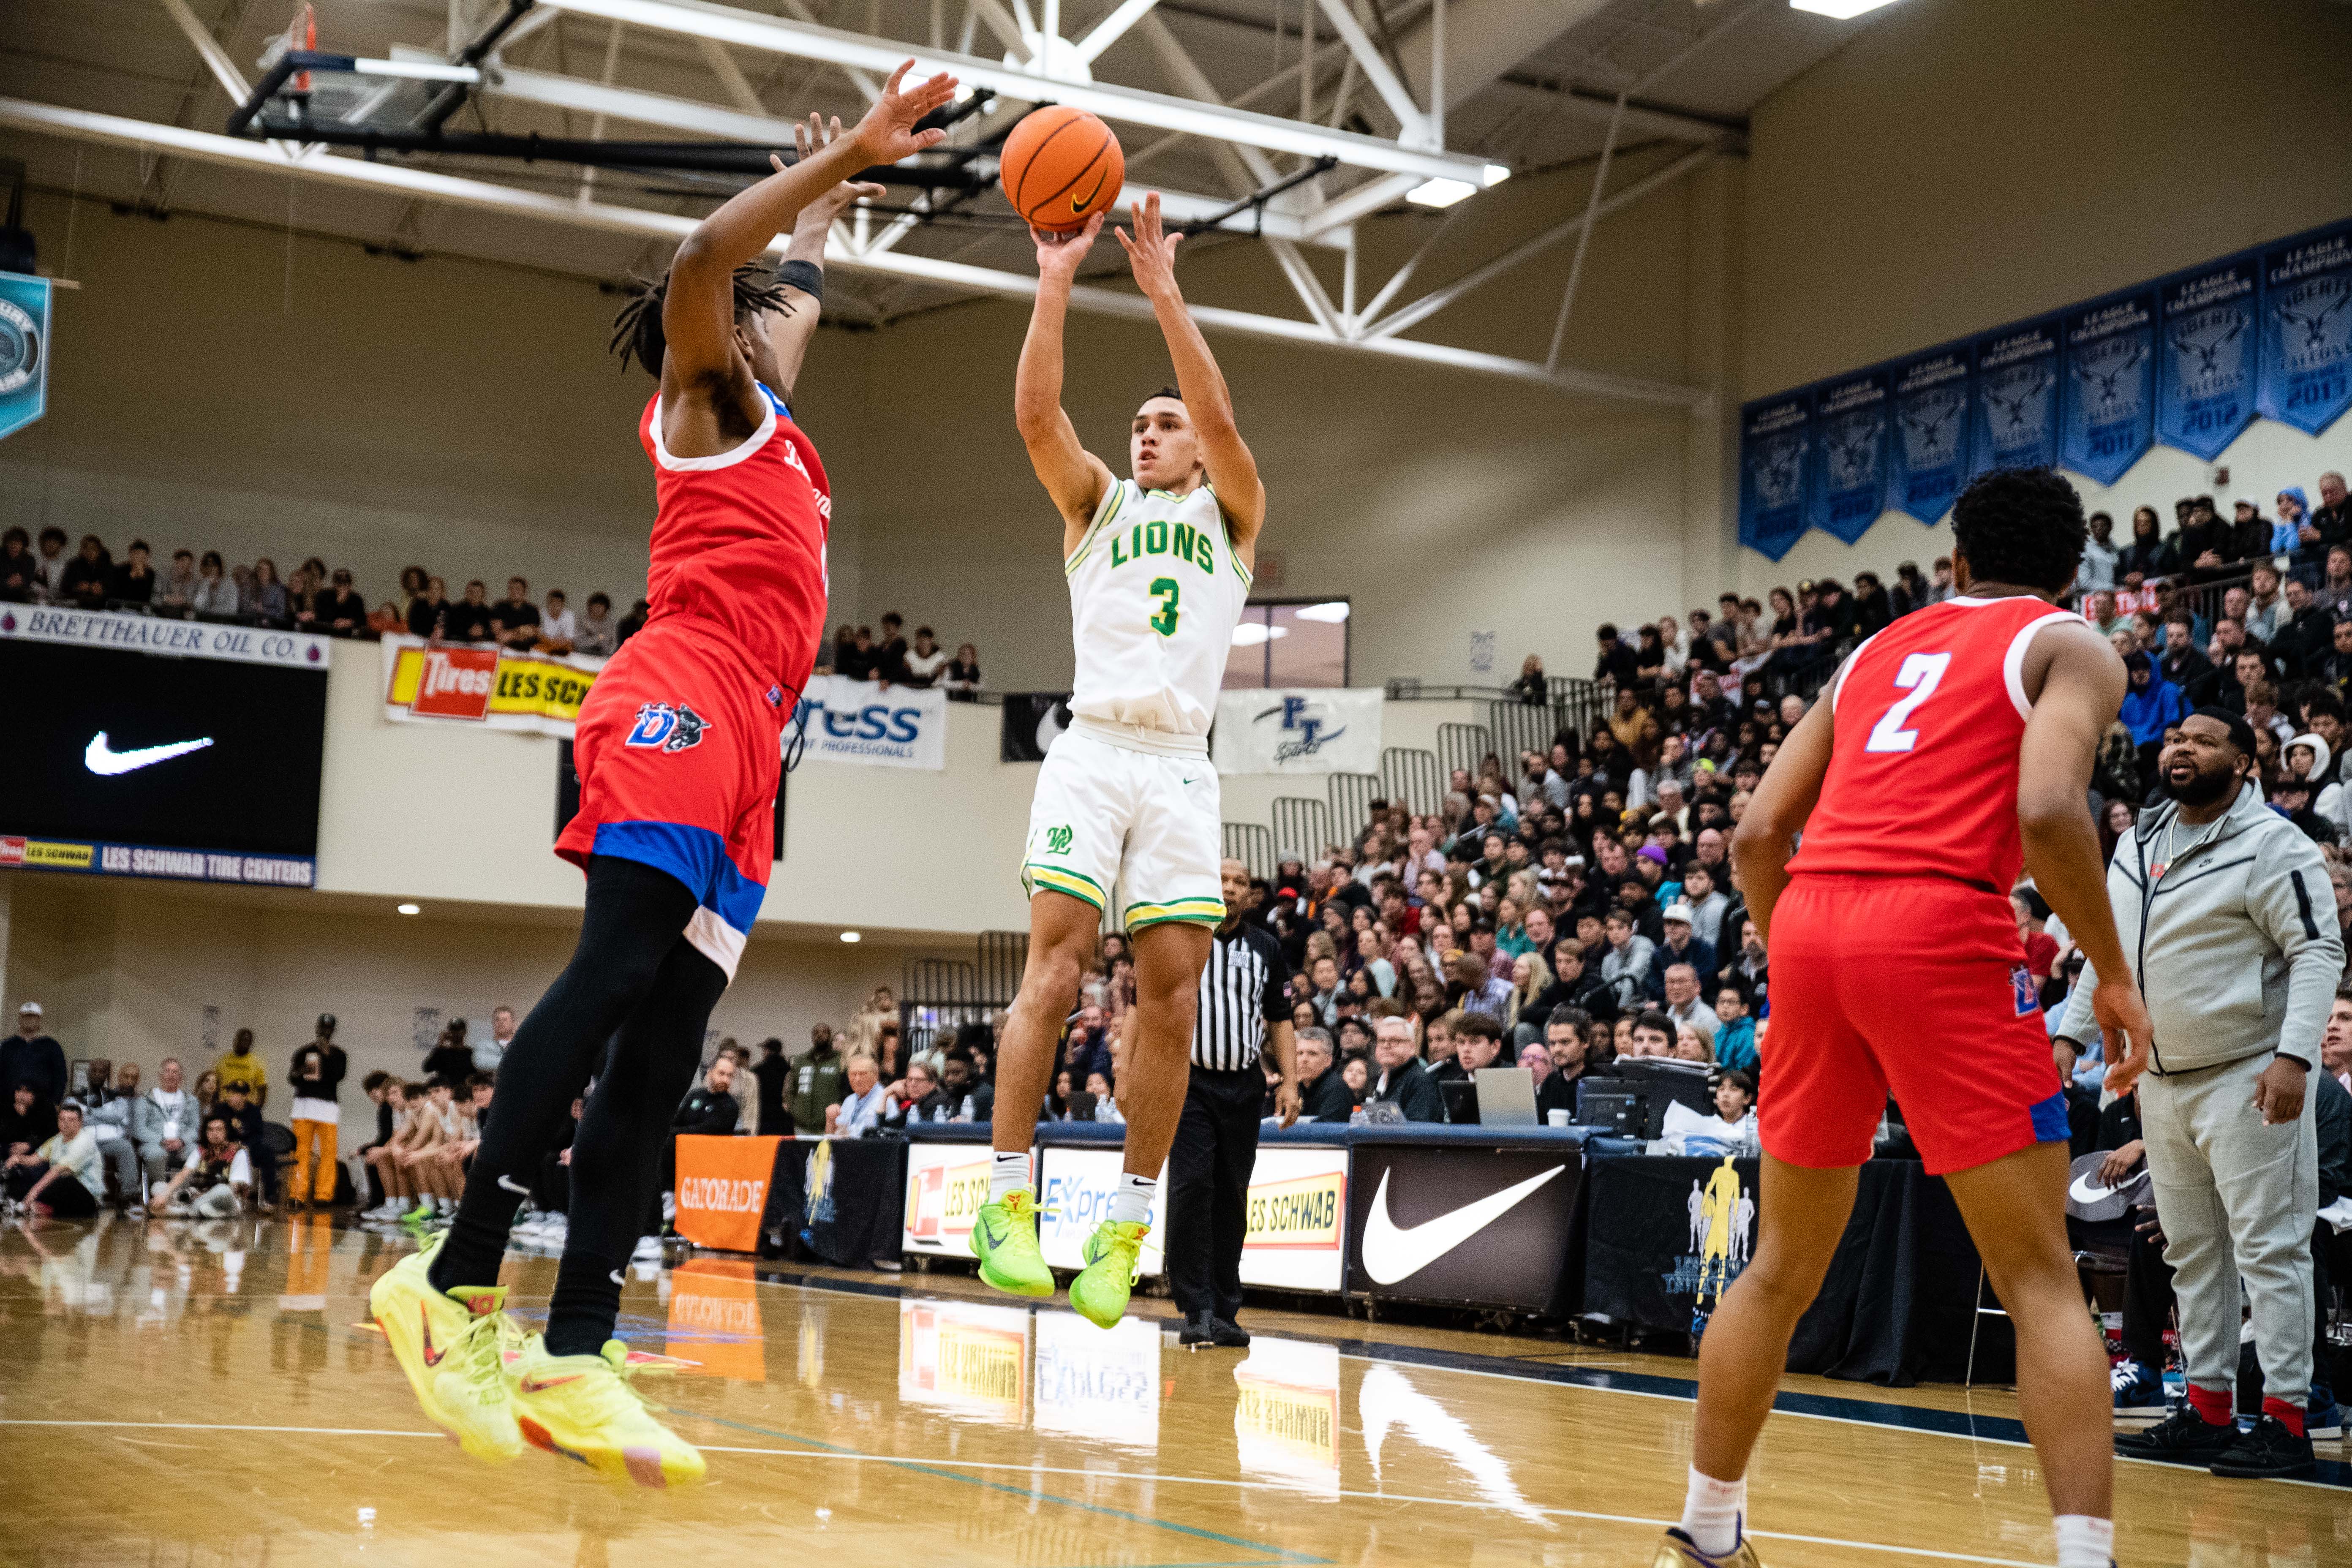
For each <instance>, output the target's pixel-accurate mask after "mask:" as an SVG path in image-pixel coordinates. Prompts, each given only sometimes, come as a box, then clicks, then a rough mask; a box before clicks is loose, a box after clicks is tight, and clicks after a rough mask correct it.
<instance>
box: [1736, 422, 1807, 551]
mask: <svg viewBox="0 0 2352 1568" xmlns="http://www.w3.org/2000/svg"><path fill="white" fill-rule="evenodd" d="M1812 436H1813V399H1812V395H1811V393H1808V392H1793V393H1790V394H1789V395H1787V396H1785V397H1774V398H1768V399H1766V400H1765V401H1763V402H1761V403H1751V404H1749V405H1748V406H1747V408H1746V409H1744V410H1743V411H1742V412H1741V416H1740V421H1739V542H1740V543H1742V544H1744V545H1746V546H1748V549H1750V550H1753V551H1755V552H1757V553H1759V554H1760V555H1763V556H1766V557H1768V558H1769V559H1770V560H1774V561H1778V560H1780V557H1782V556H1783V555H1786V554H1787V553H1789V548H1790V546H1791V545H1793V544H1795V543H1796V542H1797V539H1798V537H1799V536H1800V535H1801V534H1802V533H1803V532H1804V531H1805V477H1806V470H1807V469H1808V468H1811V463H1810V462H1808V460H1807V456H1806V455H1807V452H1808V450H1809V449H1810V448H1811V445H1812Z"/></svg>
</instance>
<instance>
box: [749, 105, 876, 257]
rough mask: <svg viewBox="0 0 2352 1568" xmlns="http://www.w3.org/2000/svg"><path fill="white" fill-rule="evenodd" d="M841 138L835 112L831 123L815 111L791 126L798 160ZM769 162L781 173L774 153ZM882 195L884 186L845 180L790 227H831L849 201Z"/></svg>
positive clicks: (803, 160) (781, 165)
mask: <svg viewBox="0 0 2352 1568" xmlns="http://www.w3.org/2000/svg"><path fill="white" fill-rule="evenodd" d="M840 140H841V117H840V116H839V115H837V114H836V115H835V116H834V117H833V119H832V121H830V122H828V121H824V120H821V119H819V118H818V117H817V116H816V115H815V114H811V115H810V116H809V117H808V123H807V124H805V125H794V126H793V153H794V154H795V155H796V156H797V158H798V160H799V162H801V163H807V162H808V161H809V160H810V159H811V158H813V157H814V156H815V155H816V154H817V153H821V152H823V151H824V149H826V148H827V147H830V146H832V145H833V144H834V143H835V142H838V141H840ZM768 162H769V163H771V164H772V165H773V166H774V167H775V170H776V172H777V173H778V174H782V173H783V172H784V170H785V168H786V167H787V165H786V164H785V163H784V161H783V160H782V158H779V157H776V156H774V155H773V154H771V155H770V156H769V159H768ZM885 194H887V193H886V191H885V188H884V187H883V186H881V185H877V184H875V183H874V182H873V181H871V180H844V181H842V182H841V183H840V184H837V185H835V186H834V187H833V188H832V189H831V190H829V191H827V192H825V193H824V195H821V196H819V197H817V198H816V199H815V200H814V201H813V202H811V203H809V205H806V206H804V207H803V208H801V215H800V216H799V217H797V218H795V219H794V220H793V227H794V228H796V229H802V228H810V227H816V228H830V227H832V226H833V220H834V219H835V218H837V217H839V216H841V211H842V209H843V208H844V207H845V206H847V205H849V204H850V203H852V202H856V201H871V200H873V199H874V198H875V197H877V196H879V195H885Z"/></svg>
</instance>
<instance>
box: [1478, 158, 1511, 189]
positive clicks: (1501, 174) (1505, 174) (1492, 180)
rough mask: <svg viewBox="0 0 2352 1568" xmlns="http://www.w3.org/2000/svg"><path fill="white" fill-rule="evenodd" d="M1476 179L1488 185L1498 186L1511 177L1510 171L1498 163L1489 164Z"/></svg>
mask: <svg viewBox="0 0 2352 1568" xmlns="http://www.w3.org/2000/svg"><path fill="white" fill-rule="evenodd" d="M1478 177H1479V178H1480V179H1481V180H1483V181H1485V182H1486V184H1490V185H1499V184H1502V183H1503V182H1504V181H1505V180H1507V179H1509V178H1510V177H1511V171H1510V170H1508V169H1507V168H1505V167H1504V166H1503V165H1502V164H1500V163H1489V164H1487V165H1486V167H1485V168H1484V169H1482V170H1480V171H1479V172H1478Z"/></svg>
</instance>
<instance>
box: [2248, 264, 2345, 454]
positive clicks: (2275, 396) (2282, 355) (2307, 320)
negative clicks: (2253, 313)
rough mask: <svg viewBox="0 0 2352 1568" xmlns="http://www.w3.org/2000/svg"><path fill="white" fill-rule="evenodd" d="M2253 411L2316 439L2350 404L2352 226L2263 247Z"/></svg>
mask: <svg viewBox="0 0 2352 1568" xmlns="http://www.w3.org/2000/svg"><path fill="white" fill-rule="evenodd" d="M2261 353H2262V363H2261V366H2260V369H2259V372H2258V374H2256V376H2255V381H2254V410H2255V412H2256V413H2258V414H2260V415H2261V416H2263V418H2265V419H2275V420H2277V421H2278V422H2279V423H2280V424H2282V425H2292V426H2294V427H2295V428H2296V429H2298V430H2302V431H2305V432H2307V433H2308V434H2310V435H2314V436H2316V435H2318V434H2319V433H2320V432H2321V431H2323V430H2325V429H2326V428H2327V427H2328V426H2330V425H2333V424H2334V423H2336V418H2337V416H2340V415H2342V414H2343V412H2344V410H2345V409H2346V408H2347V407H2352V223H2347V224H2339V225H2337V226H2336V227H2334V228H2332V229H2326V230H2324V231H2322V232H2321V233H2320V234H2318V235H2316V236H2305V237H2301V238H2298V239H2292V240H2289V241H2287V242H2286V243H2285V244H2284V245H2274V246H2272V247H2270V248H2269V249H2267V250H2265V251H2263V339H2262V351H2261Z"/></svg>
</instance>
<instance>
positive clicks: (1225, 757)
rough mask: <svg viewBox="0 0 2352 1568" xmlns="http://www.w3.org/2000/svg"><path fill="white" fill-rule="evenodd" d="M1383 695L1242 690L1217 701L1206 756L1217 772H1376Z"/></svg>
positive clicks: (1373, 691)
mask: <svg viewBox="0 0 2352 1568" xmlns="http://www.w3.org/2000/svg"><path fill="white" fill-rule="evenodd" d="M1382 696H1383V692H1382V691H1381V689H1380V688H1379V687H1377V686H1375V687H1368V688H1364V689H1351V688H1345V687H1330V688H1322V689H1314V690H1304V691H1300V690H1284V689H1281V688H1278V687H1277V688H1274V689H1243V690H1239V691H1227V692H1223V693H1221V694H1220V695H1219V696H1218V698H1217V721H1216V725H1215V727H1214V728H1213V729H1212V730H1211V731H1209V752H1210V755H1211V757H1212V759H1213V761H1214V762H1215V763H1216V764H1217V771H1218V772H1219V773H1379V772H1380V771H1381V697H1382Z"/></svg>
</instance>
